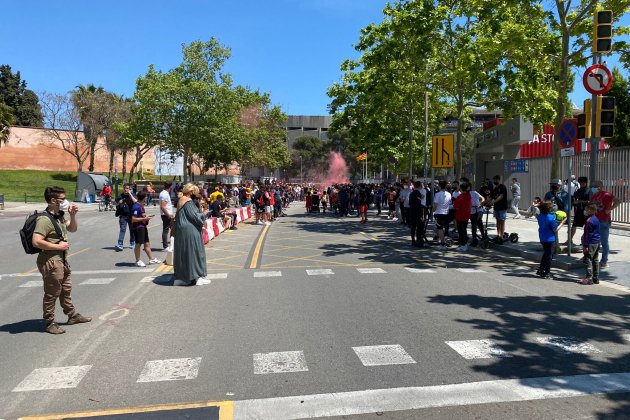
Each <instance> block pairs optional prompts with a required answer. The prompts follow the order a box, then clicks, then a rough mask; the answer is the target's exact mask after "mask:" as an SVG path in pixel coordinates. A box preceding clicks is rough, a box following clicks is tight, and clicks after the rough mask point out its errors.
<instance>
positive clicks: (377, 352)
mask: <svg viewBox="0 0 630 420" xmlns="http://www.w3.org/2000/svg"><path fill="white" fill-rule="evenodd" d="M352 350H354V352H355V353H356V354H357V356H358V357H359V359H361V363H363V366H386V365H407V364H412V363H416V361H415V360H413V358H412V357H411V356H410V355H409V354H408V353H407V352H406V351H405V349H403V348H402V346H401V345H400V344H393V345H382V346H362V347H352Z"/></svg>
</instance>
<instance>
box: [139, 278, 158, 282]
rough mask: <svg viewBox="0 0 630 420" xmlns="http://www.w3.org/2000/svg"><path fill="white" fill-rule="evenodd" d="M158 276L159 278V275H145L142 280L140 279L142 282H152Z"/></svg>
mask: <svg viewBox="0 0 630 420" xmlns="http://www.w3.org/2000/svg"><path fill="white" fill-rule="evenodd" d="M156 278H158V276H147V277H143V278H142V280H140V283H152V282H153V280H155V279H156Z"/></svg>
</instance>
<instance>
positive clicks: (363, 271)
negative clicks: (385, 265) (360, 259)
mask: <svg viewBox="0 0 630 420" xmlns="http://www.w3.org/2000/svg"><path fill="white" fill-rule="evenodd" d="M357 271H358V272H359V273H361V274H385V273H387V271H385V270H383V269H382V268H357Z"/></svg>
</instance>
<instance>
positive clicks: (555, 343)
mask: <svg viewBox="0 0 630 420" xmlns="http://www.w3.org/2000/svg"><path fill="white" fill-rule="evenodd" d="M536 341H538V342H539V343H541V344H544V345H545V346H547V347H549V348H551V349H553V350H555V351H557V352H560V353H565V354H571V353H578V354H589V353H601V352H602V351H601V350H600V349H598V348H597V347H595V346H593V345H591V344H588V343H585V342H583V341H580V340H579V339H577V338H575V337H536Z"/></svg>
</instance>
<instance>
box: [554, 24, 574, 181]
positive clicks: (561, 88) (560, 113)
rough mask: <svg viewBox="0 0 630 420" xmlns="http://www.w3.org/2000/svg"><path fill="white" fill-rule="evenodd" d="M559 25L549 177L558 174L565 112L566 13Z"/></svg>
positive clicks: (567, 32) (566, 65)
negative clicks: (555, 95) (557, 71)
mask: <svg viewBox="0 0 630 420" xmlns="http://www.w3.org/2000/svg"><path fill="white" fill-rule="evenodd" d="M559 17H560V25H561V28H562V56H561V58H560V63H559V64H560V74H559V79H560V80H559V81H558V102H557V103H556V121H555V127H554V141H553V144H552V149H551V150H552V154H551V178H552V179H554V178H562V177H561V176H560V125H561V124H562V120H563V119H564V116H565V114H566V112H567V101H568V99H567V78H568V75H569V41H570V34H569V30H568V26H567V21H566V15H564V14H563V13H562V12H561V13H560V16H559Z"/></svg>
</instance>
